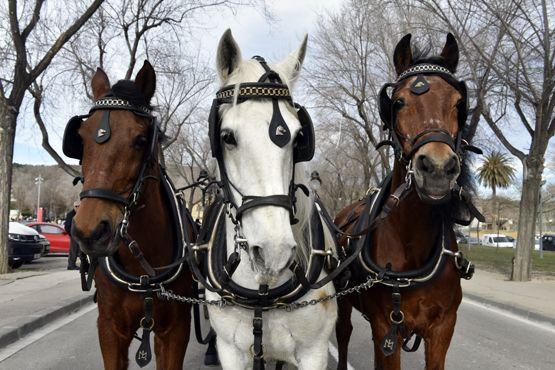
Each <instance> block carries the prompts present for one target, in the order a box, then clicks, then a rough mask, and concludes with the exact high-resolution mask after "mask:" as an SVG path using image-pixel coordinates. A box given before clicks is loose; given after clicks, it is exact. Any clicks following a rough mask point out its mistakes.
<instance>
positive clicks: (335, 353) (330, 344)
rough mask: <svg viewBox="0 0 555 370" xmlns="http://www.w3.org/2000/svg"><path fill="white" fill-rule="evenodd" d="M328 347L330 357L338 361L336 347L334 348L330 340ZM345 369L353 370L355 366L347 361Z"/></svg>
mask: <svg viewBox="0 0 555 370" xmlns="http://www.w3.org/2000/svg"><path fill="white" fill-rule="evenodd" d="M328 349H329V352H330V355H331V357H333V358H334V359H335V362H339V352H338V351H337V348H335V346H334V345H333V343H332V342H329V346H328ZM347 369H348V370H355V368H354V367H353V366H352V365H351V364H350V363H348V362H347Z"/></svg>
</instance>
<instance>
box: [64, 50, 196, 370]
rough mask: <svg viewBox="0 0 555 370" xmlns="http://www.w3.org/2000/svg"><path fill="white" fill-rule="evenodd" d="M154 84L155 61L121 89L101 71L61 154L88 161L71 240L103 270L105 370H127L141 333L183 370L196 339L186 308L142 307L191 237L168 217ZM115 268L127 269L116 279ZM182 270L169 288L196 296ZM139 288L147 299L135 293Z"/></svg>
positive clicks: (159, 360) (168, 363)
mask: <svg viewBox="0 0 555 370" xmlns="http://www.w3.org/2000/svg"><path fill="white" fill-rule="evenodd" d="M155 86H156V75H155V72H154V69H153V68H152V66H151V65H150V64H149V63H148V61H145V63H144V65H143V67H142V68H141V70H140V71H139V73H138V74H137V76H136V78H135V80H134V81H119V82H118V83H116V84H115V85H114V86H113V87H111V86H110V82H109V81H108V77H107V76H106V74H105V73H104V72H103V71H102V70H101V69H98V70H97V71H96V73H95V74H94V76H93V78H92V92H93V96H94V99H95V105H94V106H93V109H92V110H91V113H90V114H89V115H87V116H84V117H81V118H86V120H84V121H83V122H77V124H74V125H73V127H72V126H71V125H72V121H73V119H72V121H70V123H69V124H68V128H67V129H66V134H65V137H64V152H66V154H68V153H69V155H70V156H73V157H75V158H79V157H81V158H79V159H81V161H82V171H83V178H84V182H83V192H82V193H81V198H82V202H81V206H80V208H79V211H78V212H77V215H76V216H75V218H74V224H73V228H72V236H73V238H75V239H76V240H77V242H78V243H79V246H80V248H81V250H82V251H84V252H85V253H87V255H88V256H89V257H91V258H98V259H99V261H104V262H99V263H100V267H99V268H97V269H96V272H95V275H94V281H95V283H96V288H97V299H98V312H99V315H98V334H99V340H100V347H101V350H102V357H103V360H104V368H105V369H114V370H115V369H126V368H127V367H128V363H129V360H128V350H129V345H130V343H131V341H132V339H133V335H134V334H135V332H136V331H137V330H138V329H139V328H140V327H141V326H142V327H147V329H148V328H150V327H151V329H152V331H153V332H154V333H155V338H154V352H155V354H156V366H157V368H158V369H166V370H167V369H182V367H183V359H184V356H185V351H186V348H187V344H188V341H189V329H190V323H191V315H190V312H191V306H190V305H189V304H183V303H178V302H169V301H165V300H159V299H158V298H157V297H156V294H150V296H151V301H150V302H149V304H151V306H152V318H151V319H149V317H148V316H150V315H147V314H145V312H146V310H148V309H149V308H145V303H146V300H145V295H147V296H148V295H149V294H148V292H146V290H148V288H153V287H154V288H155V287H156V286H155V285H153V284H152V281H154V280H156V276H158V272H156V271H152V268H151V266H158V267H160V266H164V265H168V264H170V263H171V262H172V261H174V260H175V258H176V255H175V253H176V252H175V250H174V249H175V246H176V245H177V246H179V245H182V241H181V240H178V239H181V237H182V236H183V237H189V239H191V237H192V235H193V226H192V224H191V222H190V220H185V226H184V229H185V230H183V229H181V231H182V233H183V235H180V233H179V230H176V229H179V227H180V226H179V225H177V226H176V223H175V220H174V219H173V218H174V217H175V216H176V213H175V211H174V212H173V213H172V211H171V210H172V207H174V208H175V203H173V200H175V198H174V199H173V200H172V197H173V192H172V191H171V190H172V189H171V188H169V190H168V181H169V180H167V179H166V176H165V173H164V171H163V170H162V168H161V166H160V165H159V164H158V150H159V142H158V139H157V137H158V132H157V130H158V127H157V126H156V124H155V121H154V119H153V117H152V116H151V115H150V111H151V107H150V100H151V98H152V96H153V94H154V90H155ZM139 182H140V183H141V185H140V186H138V191H137V194H136V197H133V196H132V195H133V194H134V193H135V191H136V190H137V186H136V185H137V184H138V183H139ZM130 198H135V199H130ZM125 211H128V212H129V213H130V217H129V218H128V221H129V224H128V230H127V232H125V230H124V229H122V221H123V219H124V213H125ZM126 238H130V239H132V240H134V241H135V242H136V243H135V244H134V246H133V247H136V248H131V247H129V240H127V242H126ZM140 253H142V255H143V256H144V258H142V257H141V255H140ZM133 254H135V256H134V255H133ZM108 256H110V257H108ZM109 258H110V259H111V260H109ZM145 262H146V264H145ZM116 265H117V266H119V268H121V269H122V270H124V271H119V270H118V271H116V272H114V271H115V270H116ZM180 269H182V268H180ZM182 270H184V271H180V273H177V274H176V275H177V277H176V278H175V279H174V280H172V281H171V282H169V283H168V284H167V285H165V287H167V288H168V289H171V290H173V291H175V292H176V293H179V294H182V295H186V296H192V284H193V281H192V279H191V274H190V273H189V271H188V269H182ZM172 274H173V273H172ZM114 276H116V277H117V278H114ZM141 276H143V278H145V277H146V278H147V279H145V281H143V282H142V283H144V284H141V283H140V282H137V281H135V283H134V284H131V285H130V284H128V283H127V282H125V278H128V279H130V280H133V279H132V278H133V277H141ZM118 278H121V279H123V280H124V282H123V283H122V282H121V281H118V280H117V279H118ZM148 279H150V280H148ZM147 280H148V281H147ZM132 287H135V288H136V289H134V290H136V291H139V292H142V293H137V292H134V291H131V289H132ZM145 288H146V289H145ZM151 293H152V292H151ZM143 318H144V319H143ZM147 339H148V338H147ZM141 348H142V349H143V350H145V352H140V353H139V352H138V355H137V356H138V358H140V359H141V360H142V361H145V360H146V358H147V351H148V356H150V346H149V345H148V348H146V347H143V346H141ZM147 361H148V360H147Z"/></svg>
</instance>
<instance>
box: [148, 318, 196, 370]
mask: <svg viewBox="0 0 555 370" xmlns="http://www.w3.org/2000/svg"><path fill="white" fill-rule="evenodd" d="M183 320H184V321H185V322H188V321H187V320H185V318H183ZM189 329H190V323H188V324H187V325H185V324H184V323H183V322H182V323H174V325H172V326H170V329H169V330H166V331H165V332H163V333H160V334H156V335H155V337H154V349H155V351H156V369H158V370H181V369H183V360H184V358H185V351H186V350H187V344H188V343H189Z"/></svg>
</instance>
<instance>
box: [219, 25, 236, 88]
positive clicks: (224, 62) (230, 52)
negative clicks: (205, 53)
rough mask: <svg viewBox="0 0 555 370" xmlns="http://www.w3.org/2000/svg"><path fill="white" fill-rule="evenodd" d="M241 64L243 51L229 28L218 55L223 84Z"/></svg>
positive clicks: (223, 36) (223, 37) (224, 35)
mask: <svg viewBox="0 0 555 370" xmlns="http://www.w3.org/2000/svg"><path fill="white" fill-rule="evenodd" d="M240 62H241V50H240V49H239V45H237V42H236V41H235V39H234V38H233V35H232V34H231V30H230V29H229V28H228V29H227V30H226V31H225V32H224V34H223V35H222V38H221V39H220V42H219V43H218V51H217V53H216V67H217V69H218V75H219V76H220V81H221V83H222V84H224V83H225V82H226V81H227V79H228V78H229V75H230V74H231V73H232V72H233V71H234V70H235V68H237V66H238V65H239V63H240Z"/></svg>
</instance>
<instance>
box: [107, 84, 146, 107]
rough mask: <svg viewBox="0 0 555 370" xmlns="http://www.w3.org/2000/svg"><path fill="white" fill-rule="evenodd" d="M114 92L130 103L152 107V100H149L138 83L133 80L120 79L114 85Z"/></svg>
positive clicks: (116, 95) (117, 96)
mask: <svg viewBox="0 0 555 370" xmlns="http://www.w3.org/2000/svg"><path fill="white" fill-rule="evenodd" d="M112 94H113V95H114V96H115V97H116V98H120V99H124V100H127V101H128V102H129V103H131V104H133V105H136V106H142V107H147V108H148V109H152V106H151V105H150V102H148V101H147V100H146V98H145V96H144V95H143V93H142V92H141V90H139V88H138V87H137V85H135V83H134V82H133V81H131V80H119V81H118V82H116V83H115V84H114V85H113V86H112Z"/></svg>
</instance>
